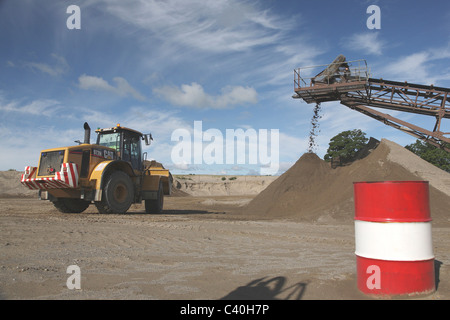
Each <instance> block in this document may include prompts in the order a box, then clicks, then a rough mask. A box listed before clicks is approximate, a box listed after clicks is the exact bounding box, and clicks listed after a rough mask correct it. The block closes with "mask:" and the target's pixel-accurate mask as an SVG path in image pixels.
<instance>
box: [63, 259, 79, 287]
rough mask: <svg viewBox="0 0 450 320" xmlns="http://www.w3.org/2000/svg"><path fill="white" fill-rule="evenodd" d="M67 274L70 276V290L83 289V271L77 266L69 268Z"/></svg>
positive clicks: (68, 284)
mask: <svg viewBox="0 0 450 320" xmlns="http://www.w3.org/2000/svg"><path fill="white" fill-rule="evenodd" d="M66 273H68V274H70V276H69V277H68V278H67V281H66V286H67V288H68V289H70V290H73V289H78V290H79V289H81V269H80V267H79V266H77V265H76V264H72V265H70V266H68V267H67V270H66Z"/></svg>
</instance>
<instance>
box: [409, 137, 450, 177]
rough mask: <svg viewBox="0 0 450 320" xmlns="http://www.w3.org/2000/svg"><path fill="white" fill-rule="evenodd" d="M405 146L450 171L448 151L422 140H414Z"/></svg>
mask: <svg viewBox="0 0 450 320" xmlns="http://www.w3.org/2000/svg"><path fill="white" fill-rule="evenodd" d="M447 145H448V144H447ZM405 148H406V149H408V150H409V151H411V152H413V153H415V154H417V155H418V156H419V157H421V158H422V159H423V160H425V161H428V162H429V163H431V164H433V165H435V166H436V167H438V168H441V169H442V170H445V171H447V172H450V152H447V151H445V150H443V149H439V148H437V147H435V146H433V145H432V144H429V143H428V142H424V141H422V140H416V142H415V143H412V144H409V145H407V146H405Z"/></svg>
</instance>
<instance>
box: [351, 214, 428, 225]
mask: <svg viewBox="0 0 450 320" xmlns="http://www.w3.org/2000/svg"><path fill="white" fill-rule="evenodd" d="M354 220H358V221H367V222H381V223H383V222H386V223H395V222H399V223H406V222H430V221H433V219H432V218H431V217H429V218H421V219H418V218H416V219H413V218H373V217H367V216H363V217H362V216H355V217H354Z"/></svg>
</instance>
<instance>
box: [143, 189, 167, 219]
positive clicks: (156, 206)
mask: <svg viewBox="0 0 450 320" xmlns="http://www.w3.org/2000/svg"><path fill="white" fill-rule="evenodd" d="M163 205H164V189H163V184H162V181H160V182H159V187H158V195H157V198H156V199H155V200H145V212H146V213H161V212H162V210H163Z"/></svg>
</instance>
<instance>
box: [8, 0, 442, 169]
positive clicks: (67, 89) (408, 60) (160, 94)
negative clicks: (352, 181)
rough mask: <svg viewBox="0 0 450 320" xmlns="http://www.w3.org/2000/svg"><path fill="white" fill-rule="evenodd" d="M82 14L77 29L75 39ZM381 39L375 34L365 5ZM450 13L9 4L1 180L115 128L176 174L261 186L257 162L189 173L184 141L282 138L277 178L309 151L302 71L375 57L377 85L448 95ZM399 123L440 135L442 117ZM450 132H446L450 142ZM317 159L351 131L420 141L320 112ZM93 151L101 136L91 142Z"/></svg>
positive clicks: (347, 6) (293, 6)
mask: <svg viewBox="0 0 450 320" xmlns="http://www.w3.org/2000/svg"><path fill="white" fill-rule="evenodd" d="M70 5H77V6H79V8H80V11H81V19H80V26H81V29H79V30H78V29H68V28H67V26H66V21H67V20H68V18H69V17H70V16H71V14H70V13H67V12H66V10H67V8H68V6H70ZM370 5H377V6H379V8H380V12H381V15H380V17H381V29H368V28H367V25H366V21H367V19H368V18H369V17H370V14H368V13H367V12H366V10H367V8H368V6H370ZM449 30H450V2H448V1H443V0H441V1H422V0H421V1H414V2H412V1H406V0H390V1H376V0H373V1H356V0H346V1H324V0H319V1H299V0H296V1H274V0H273V1H271V0H267V1H234V0H214V1H204V0H202V1H188V0H166V1H146V0H128V1H122V0H108V1H106V0H84V1H77V0H70V1H50V0H40V1H31V0H30V1H27V0H2V1H0V43H1V50H0V118H1V119H2V121H1V123H0V150H1V151H2V155H1V158H0V170H8V169H17V170H23V168H24V166H26V165H37V162H38V156H39V151H40V150H41V149H45V148H52V147H58V146H65V145H73V144H74V142H73V141H75V140H82V138H83V123H84V122H85V121H87V122H88V123H89V124H90V126H91V128H93V129H95V128H97V127H110V126H113V125H115V124H116V123H121V124H122V125H123V126H127V127H132V128H135V129H137V130H140V131H143V132H145V133H147V132H151V133H152V134H153V137H154V141H153V144H152V145H151V146H150V147H149V148H146V149H145V151H147V152H148V154H149V158H153V159H156V160H158V161H161V162H162V163H163V164H164V165H165V166H166V167H168V168H170V169H171V170H172V172H174V173H186V174H189V173H193V174H201V173H211V174H234V175H238V174H258V173H259V172H260V167H261V164H260V163H258V164H250V163H244V164H238V163H235V164H224V165H220V164H219V165H218V164H205V163H200V164H194V163H192V164H189V163H184V164H179V163H173V161H172V156H171V152H172V150H173V148H174V147H175V145H176V144H177V142H176V141H172V139H171V137H172V134H173V133H174V132H175V131H176V130H177V129H185V130H188V131H189V132H193V130H194V121H202V127H203V130H207V129H210V128H211V129H217V130H218V132H222V133H223V134H224V135H225V132H226V130H227V129H238V128H242V129H244V130H248V129H255V130H260V129H267V130H278V131H279V163H280V164H279V171H278V174H280V173H282V172H283V171H285V170H286V169H288V168H289V167H290V166H291V165H292V164H293V163H294V162H295V161H296V160H297V159H298V158H299V157H300V156H301V155H302V154H303V153H305V152H306V151H307V145H308V138H309V131H310V120H311V117H312V115H313V107H314V106H313V105H309V104H306V103H304V102H302V101H300V100H296V99H292V95H293V93H294V91H293V87H294V83H293V78H294V75H293V74H294V72H293V70H294V69H295V68H298V67H303V66H309V65H320V64H327V63H330V62H331V61H332V60H333V59H334V58H335V57H336V56H337V55H339V54H343V55H345V56H346V57H347V60H357V59H365V60H366V61H367V64H368V65H369V67H370V69H371V73H372V77H375V78H384V79H389V80H395V81H408V82H411V83H420V84H434V85H436V86H443V87H450V35H449ZM387 113H390V114H392V115H397V116H398V117H399V118H401V119H403V120H406V121H408V122H411V123H413V124H416V125H421V126H423V127H425V128H426V129H433V125H434V119H429V118H427V117H424V116H418V115H413V114H401V113H395V112H387ZM446 121H448V120H444V122H443V128H442V131H445V132H449V131H450V130H449V128H448V124H447V123H446ZM319 124H320V133H319V136H318V138H317V143H318V148H317V154H318V155H319V156H320V157H323V155H324V154H325V153H326V149H327V148H328V142H329V140H330V139H331V138H332V137H333V136H335V135H336V134H338V133H340V132H342V131H344V130H350V129H361V130H363V131H364V132H365V133H366V136H367V137H371V136H372V137H375V138H377V139H382V138H386V139H389V140H392V141H394V142H397V143H399V144H400V145H406V144H410V143H412V142H414V141H415V138H413V137H411V136H409V135H407V134H405V133H403V132H401V131H398V130H396V129H393V128H391V127H388V126H386V125H383V124H382V123H380V122H378V121H376V120H373V119H371V118H369V117H367V116H364V115H361V114H359V113H358V112H356V111H352V110H350V109H348V108H347V107H345V106H343V105H340V104H339V103H338V102H328V103H323V104H322V119H321V120H320V122H319ZM92 139H95V134H94V133H93V134H92Z"/></svg>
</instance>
